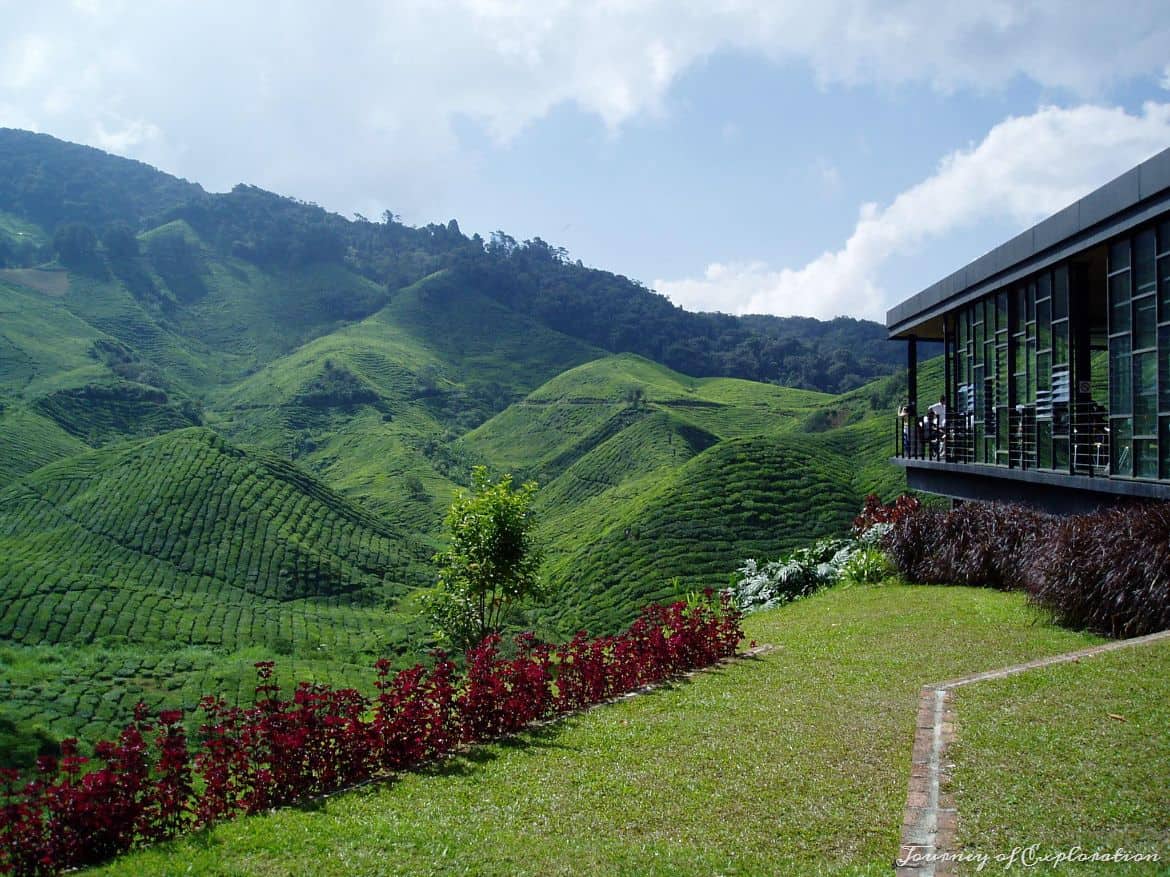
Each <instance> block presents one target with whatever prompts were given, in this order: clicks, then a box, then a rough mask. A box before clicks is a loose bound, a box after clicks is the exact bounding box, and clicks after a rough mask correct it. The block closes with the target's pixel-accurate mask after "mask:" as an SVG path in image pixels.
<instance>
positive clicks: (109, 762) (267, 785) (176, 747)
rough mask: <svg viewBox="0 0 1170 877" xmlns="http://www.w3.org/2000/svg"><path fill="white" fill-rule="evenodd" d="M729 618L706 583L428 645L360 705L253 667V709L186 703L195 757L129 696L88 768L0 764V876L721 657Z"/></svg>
mask: <svg viewBox="0 0 1170 877" xmlns="http://www.w3.org/2000/svg"><path fill="white" fill-rule="evenodd" d="M739 622H740V615H739V612H738V611H737V610H736V609H735V608H734V606H733V605H732V604H731V602H730V599H729V598H727V597H726V596H724V597H723V598H722V599H721V600H720V601H719V602H716V601H715V600H714V597H713V594H712V593H711V592H707V594H706V599H705V600H704V601H699V602H692V603H686V602H678V603H674V604H672V605H670V606H650V607H648V608H647V609H645V610H644V611H643V613H642V615H641V616H640V617H639V618H638V619H637V620H636V621H635V622H634V623H633V625H631V626H630V628H629V629H628V630H627V631H625V632H624V633H621V634H618V635H616V636H610V637H601V638H598V639H589V638H588V637H587V636H586V635H585V634H584V633H580V634H578V635H577V636H575V637H574V638H573V639H572V640H571V641H570V642H568V643H565V644H562V645H559V646H552V645H548V644H541V643H537V642H536V640H535V638H534V637H533V636H532V635H531V634H522V635H521V636H519V637H517V639H516V656H515V657H514V658H506V657H503V656H502V655H501V654H500V637H499V636H498V635H494V634H493V635H492V636H489V637H487V638H486V639H485V640H484V641H483V642H482V643H480V644H479V645H478V646H476V647H475V648H473V649H471V650H470V651H469V652H468V653H467V662H466V670H465V671H464V673H463V674H462V676H460V675H458V674H457V672H456V667H455V664H454V663H452V662H451V661H449V660H448V659H447V658H446V656H445V655H443V654H441V653H439V654H436V656H435V662H434V665H433V666H432V667H430V668H429V669H428V668H426V667H423V666H421V665H419V666H415V667H411V668H409V669H406V670H402V671H400V672H398V673H396V674H394V675H393V676H391V675H390V664H389V662H388V661H385V660H383V661H379V662H378V663H377V664H376V665H375V667H376V670H377V674H378V675H377V681H376V682H375V686H376V687H377V690H378V695H377V697H376V698H375V699H374V700H373V701H372V702H371V701H370V700H369V699H367V698H366V697H364V696H363V695H362V694H360V693H359V692H357V691H355V690H353V689H333V688H330V687H329V686H326V685H314V684H310V683H307V682H302V683H300V684H299V685H297V686H296V688H295V689H294V691H293V696H292V698H291V699H288V700H285V699H282V698H281V697H280V687H279V685H278V684H277V682H276V677H275V674H274V666H273V664H272V662H271V661H262V662H260V663H258V664H257V665H256V671H257V675H258V677H259V684H258V685H257V686H256V698H255V702H254V703H253V705H252V706H250V707H246V708H241V707H236V706H231V705H229V704H228V703H227V702H226V701H224V700H222V699H220V698H215V697H205V698H203V700H201V701H200V703H199V710H200V711H201V712H202V713H203V717H204V721H203V724H202V725H201V727H200V729H199V742H198V744H197V746H196V747H195V751H194V752H193V753H192V752H190V751H189V749H188V745H187V738H186V735H185V732H184V730H183V725H182V713H180V712H179V711H164V712H163V713H161V714H160V716H159V723H158V725H157V726H155V725H153V724H151V723H150V722H149V721H148V720H147V715H146V710H145V707H143V706H142V705H139V708H138V709H137V710H136V711H135V718H134V721H133V722H132V723H131V724H130V725H128V726H127V727H126V728H125V730H123V731H122V733H121V735H120V736H119V738H118V741H117V742H116V743H110V742H105V741H103V742H101V743H99V744H97V746H96V747H95V765H92V766H91V765H89V763H88V760H87V759H85V758H82V757H80V756H79V755H78V752H77V741H76V740H65V741H63V742H62V744H61V758H60V759H59V760H58V759H54V758H51V757H45V758H42V759H41V760H40V762H39V763H38V772H37V775H36V776H35V777H34V778H33V779H31V780H28V779H27V778H25V779H22V778H21V776H20V775H19V774H18V773H17V772H16V771H13V770H2V771H0V870H2V871H4V872H6V873H11V874H16V875H21V877H26V875H27V877H38V875H47V874H56V873H59V872H60V871H62V870H64V869H67V868H77V867H83V866H86V865H92V864H96V863H98V862H101V861H103V860H105V859H108V858H110V857H111V856H114V855H116V854H117V853H119V852H122V851H124V850H127V849H130V848H131V847H134V846H139V845H142V844H145V843H149V842H151V841H155V840H159V839H163V838H167V837H172V836H174V835H176V834H178V833H180V832H182V831H183V830H185V829H187V828H188V827H191V826H206V825H210V824H212V823H214V822H217V821H220V820H223V819H226V818H231V817H232V816H235V815H236V814H239V813H255V812H257V811H260V810H265V809H268V808H271V807H276V806H280V805H284V804H290V803H293V802H296V801H303V800H306V799H308V798H312V797H314V796H319V795H322V794H325V793H327V792H331V791H335V790H337V789H341V788H345V787H347V786H352V785H354V784H356V783H359V782H362V781H364V780H367V779H370V778H371V777H374V776H377V775H379V774H385V773H386V772H387V771H391V770H399V769H403V768H409V767H413V766H416V765H419V764H421V763H423V762H425V761H428V760H431V759H434V758H438V757H440V756H442V755H444V754H445V753H447V752H450V751H451V749H452V748H454V747H455V746H457V745H459V744H460V743H473V742H475V741H478V740H486V739H490V738H492V737H496V736H499V735H502V734H509V733H513V732H515V731H518V730H520V729H522V728H524V727H526V726H528V725H531V724H532V723H533V722H536V721H539V720H541V719H547V718H551V717H553V716H555V715H557V714H560V713H565V712H569V711H572V710H578V709H582V708H584V707H587V706H591V705H593V704H596V703H600V702H602V701H604V700H607V699H609V698H612V697H614V696H616V695H619V694H622V693H624V692H628V691H633V690H635V689H637V688H640V687H642V686H645V685H648V684H651V683H655V682H660V681H662V680H664V679H668V678H670V677H672V676H676V675H678V674H680V673H684V672H686V671H688V670H692V669H696V668H698V667H703V666H707V665H710V664H713V663H715V662H717V661H719V660H721V659H723V658H726V657H729V656H731V655H733V654H735V650H736V648H737V646H738V644H739V641H740V640H741V639H742V638H743V633H742V631H741V630H740V626H739ZM91 768H92V769H91Z"/></svg>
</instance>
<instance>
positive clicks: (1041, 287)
mask: <svg viewBox="0 0 1170 877" xmlns="http://www.w3.org/2000/svg"><path fill="white" fill-rule="evenodd" d="M1051 295H1052V275H1051V274H1041V275H1040V276H1039V277H1037V278H1036V301H1040V299H1042V298H1049V297H1050V296H1051Z"/></svg>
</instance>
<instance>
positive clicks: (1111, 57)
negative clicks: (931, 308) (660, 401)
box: [0, 0, 1170, 320]
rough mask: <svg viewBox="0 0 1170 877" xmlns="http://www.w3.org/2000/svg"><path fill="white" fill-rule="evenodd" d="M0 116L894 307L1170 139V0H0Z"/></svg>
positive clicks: (792, 297)
mask: <svg viewBox="0 0 1170 877" xmlns="http://www.w3.org/2000/svg"><path fill="white" fill-rule="evenodd" d="M0 22H3V27H2V28H0V127H13V128H25V129H29V130H34V131H41V132H44V133H48V134H52V135H54V136H57V137H60V138H62V139H66V140H71V141H74V142H79V143H85V144H88V145H91V146H96V147H99V148H101V149H105V150H108V151H110V152H114V153H117V154H119V155H124V156H128V157H131V158H136V159H139V160H141V161H145V162H147V163H149V164H152V165H155V166H156V167H159V168H161V169H162V170H165V171H167V172H169V173H173V174H175V175H177V176H181V177H184V178H186V179H189V180H192V181H193V182H198V183H200V184H202V185H203V186H204V187H205V188H207V189H209V190H211V191H226V190H228V189H230V188H231V187H232V186H233V185H235V184H237V183H240V182H245V183H249V184H253V185H258V186H261V187H263V188H266V189H269V190H272V191H274V192H278V193H280V194H282V195H289V196H292V197H296V198H299V199H301V200H304V201H311V202H314V203H317V204H320V205H321V206H323V207H325V208H327V209H329V210H333V211H336V212H338V213H341V214H343V215H346V216H351V215H353V214H354V213H360V214H362V215H365V216H368V217H370V218H371V219H377V218H380V217H381V216H382V215H383V212H384V211H386V210H390V211H392V212H393V213H395V214H396V215H398V216H400V217H401V218H402V220H403V221H405V222H407V223H408V224H412V225H421V224H425V223H429V222H443V223H445V222H447V220H449V219H451V218H455V219H456V220H457V221H458V222H459V225H460V227H461V228H462V230H463V231H464V232H465V233H467V234H471V233H473V232H478V233H480V234H481V235H483V236H484V237H485V238H486V237H487V236H489V235H490V234H491V233H492V232H493V231H495V230H497V229H498V230H503V231H505V232H506V233H508V234H510V235H511V236H512V237H514V238H516V239H518V240H524V239H529V238H532V237H537V236H539V237H541V238H543V239H544V240H545V241H547V242H549V243H551V244H553V245H556V246H560V247H564V248H565V249H567V250H568V252H569V255H570V257H571V258H573V259H580V260H582V261H583V262H584V263H585V264H587V265H591V266H594V267H598V268H603V269H606V270H609V271H614V272H616V273H619V274H625V275H627V276H629V277H631V278H633V279H636V280H639V281H641V282H643V283H645V284H646V285H647V286H650V287H652V288H654V289H656V290H658V291H659V292H661V293H663V294H665V295H667V296H668V297H670V299H671V300H672V301H674V302H676V303H677V304H679V305H682V306H683V307H686V308H687V309H689V310H718V311H723V312H725V313H772V314H778V315H790V314H801V315H807V316H814V317H819V318H822V319H823V318H830V317H834V316H838V315H849V316H856V317H865V318H870V319H878V320H883V319H884V316H885V312H886V310H887V309H888V308H889V307H891V306H892V305H894V304H896V303H897V302H898V301H901V300H902V299H904V298H906V297H908V296H910V295H912V294H914V293H916V292H918V291H919V290H920V289H922V288H924V287H926V286H928V285H929V284H931V283H933V282H934V281H936V280H938V279H940V278H941V277H944V276H946V275H947V274H949V273H951V272H952V271H954V270H956V269H957V268H959V267H961V266H962V265H964V264H966V263H967V262H969V261H971V260H972V259H974V258H976V257H978V256H980V255H982V254H983V253H984V252H986V251H987V250H989V249H991V248H992V247H994V246H995V245H997V244H999V243H1001V242H1002V241H1004V240H1007V239H1008V238H1009V237H1011V236H1012V235H1014V234H1016V233H1017V232H1019V231H1020V230H1022V229H1024V228H1027V227H1028V226H1029V225H1031V224H1033V223H1035V222H1037V221H1039V220H1040V219H1043V218H1044V217H1045V216H1047V215H1049V214H1051V213H1053V212H1055V211H1056V210H1059V209H1060V208H1061V207H1064V206H1065V205H1067V204H1069V203H1070V202H1072V201H1074V200H1076V199H1077V198H1079V197H1080V196H1081V195H1084V194H1085V193H1087V192H1089V191H1091V190H1092V189H1094V188H1096V187H1097V186H1099V185H1101V184H1103V183H1105V182H1107V181H1108V180H1110V179H1112V178H1113V177H1115V176H1117V175H1118V174H1120V173H1122V172H1124V171H1125V170H1127V169H1129V168H1130V167H1132V166H1133V165H1135V164H1137V163H1138V162H1140V161H1142V160H1144V159H1146V158H1148V157H1150V156H1151V155H1153V154H1154V153H1156V152H1158V151H1160V150H1162V149H1164V148H1166V147H1170V8H1168V7H1167V3H1166V0H1129V2H1127V3H1124V4H1118V3H1116V2H1109V3H1105V2H1094V0H1078V2H1071V0H1053V2H1023V0H1007V2H1005V0H980V2H978V3H938V2H937V0H924V2H919V0H900V2H867V0H818V2H816V3H808V2H789V0H760V2H754V0H722V2H720V0H705V2H689V0H638V2H635V0H629V2H618V0H591V2H576V3H573V2H562V0H534V2H507V0H458V2H454V0H452V2H444V0H426V2H424V0H383V2H357V0H353V2H337V3H330V4H324V3H320V2H296V0H288V2H281V0H265V2H260V0H232V2H223V0H203V2H194V0H190V2H179V0H153V2H151V3H150V4H142V3H138V2H122V0H74V2H65V0H43V2H38V3H28V2H26V0H0Z"/></svg>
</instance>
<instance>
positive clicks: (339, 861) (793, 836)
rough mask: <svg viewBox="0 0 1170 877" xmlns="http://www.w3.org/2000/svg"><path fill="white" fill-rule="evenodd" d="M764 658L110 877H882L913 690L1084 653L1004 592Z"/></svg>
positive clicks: (776, 617) (786, 645)
mask: <svg viewBox="0 0 1170 877" xmlns="http://www.w3.org/2000/svg"><path fill="white" fill-rule="evenodd" d="M746 628H747V631H748V635H749V636H750V637H752V638H754V639H756V640H759V641H761V642H766V643H770V644H772V645H773V646H774V648H773V650H771V651H769V652H767V653H765V654H763V655H761V656H759V657H758V658H754V659H748V660H740V661H736V662H734V663H732V664H729V665H726V666H724V667H721V668H719V669H718V670H715V671H713V672H708V673H702V674H699V675H696V676H695V677H693V678H691V679H689V680H686V681H683V682H680V683H678V684H676V685H674V686H671V687H669V688H667V689H664V690H659V691H656V692H653V693H650V694H647V695H644V696H639V697H635V698H632V699H629V700H625V701H622V702H620V703H618V704H616V705H610V706H606V707H602V708H599V709H596V710H593V711H591V712H589V713H587V714H584V715H581V716H577V717H573V718H571V719H568V720H566V721H563V722H560V723H558V724H555V725H552V726H548V727H545V728H543V729H540V730H538V731H535V732H532V733H529V734H525V735H522V736H520V737H519V738H517V739H515V740H512V741H507V742H503V743H498V744H495V745H490V746H482V747H477V748H476V749H474V750H472V751H470V752H469V753H467V754H465V755H463V756H460V757H456V758H453V759H451V760H449V761H446V762H444V763H442V764H440V765H437V766H435V767H433V768H431V769H430V770H427V771H423V772H420V773H414V774H407V775H405V776H403V777H401V778H399V779H397V780H395V781H393V782H390V783H387V784H385V785H381V786H374V787H369V788H366V789H362V790H359V791H356V792H353V793H350V794H344V795H339V796H336V797H334V798H331V799H329V800H327V801H325V802H322V803H320V804H318V805H314V806H311V807H306V808H304V809H299V810H285V811H281V812H277V813H273V814H271V815H267V816H262V817H257V818H248V819H242V820H239V821H236V822H234V823H230V824H227V825H223V826H221V827H218V828H215V829H213V830H211V831H208V832H206V833H203V834H200V835H197V836H193V837H190V838H187V839H183V840H180V841H177V842H174V843H171V844H168V845H165V846H162V847H159V848H156V849H151V850H146V851H143V852H140V853H136V854H134V855H131V856H128V857H126V858H125V859H122V860H121V861H118V862H116V863H113V864H112V865H111V866H109V867H107V868H105V869H103V870H102V873H110V874H127V875H130V874H133V875H147V874H173V873H190V874H308V873H313V874H324V875H354V874H357V875H361V874H410V875H423V874H481V875H525V874H533V875H535V874H540V875H555V874H572V875H576V874H649V875H653V874H662V875H668V874H669V875H673V874H747V875H759V874H769V875H773V874H780V875H784V874H794V875H796V874H798V875H815V874H854V875H857V874H873V875H877V874H883V875H884V874H888V873H889V871H890V867H891V862H892V861H893V860H894V858H895V856H896V855H897V851H898V840H899V828H900V825H901V820H902V808H903V806H904V804H905V796H906V784H907V780H908V776H909V769H910V749H911V744H912V740H913V735H914V721H915V714H916V709H917V698H918V691H919V688H920V686H921V685H922V684H924V683H926V682H931V681H935V680H938V679H942V678H950V677H954V676H960V675H964V674H967V673H972V672H975V671H978V670H982V669H986V668H988V667H995V666H999V665H1001V664H1004V663H1010V662H1013V661H1020V660H1025V659H1028V658H1032V657H1037V656H1040V655H1044V654H1053V653H1059V652H1062V651H1067V650H1070V649H1074V648H1078V647H1080V646H1083V645H1085V644H1088V643H1091V642H1095V640H1094V639H1093V638H1091V637H1089V636H1086V635H1083V634H1078V633H1073V632H1069V631H1066V630H1061V629H1057V628H1055V627H1052V626H1051V625H1049V624H1047V623H1045V622H1044V621H1043V620H1042V619H1040V618H1038V617H1037V616H1036V615H1035V614H1034V612H1033V611H1032V610H1030V609H1029V608H1028V607H1027V606H1026V605H1025V603H1024V601H1023V599H1022V598H1021V597H1020V596H1019V595H1015V594H1003V593H999V592H994V591H988V590H976V589H967V588H930V587H905V586H895V585H886V586H876V587H852V588H838V589H834V590H832V591H828V592H824V593H821V594H819V595H816V596H814V597H811V598H809V599H807V600H804V601H800V602H798V603H795V604H792V605H790V606H788V607H785V608H783V609H780V610H776V611H773V612H769V613H761V614H759V615H755V616H752V617H750V618H749V619H748V621H747V624H746Z"/></svg>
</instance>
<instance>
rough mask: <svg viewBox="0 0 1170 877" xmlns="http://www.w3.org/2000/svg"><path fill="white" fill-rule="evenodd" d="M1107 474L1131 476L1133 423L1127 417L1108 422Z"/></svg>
mask: <svg viewBox="0 0 1170 877" xmlns="http://www.w3.org/2000/svg"><path fill="white" fill-rule="evenodd" d="M1109 473H1110V474H1111V475H1133V423H1132V422H1131V421H1130V420H1129V418H1127V417H1116V418H1113V419H1111V420H1110V421H1109Z"/></svg>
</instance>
